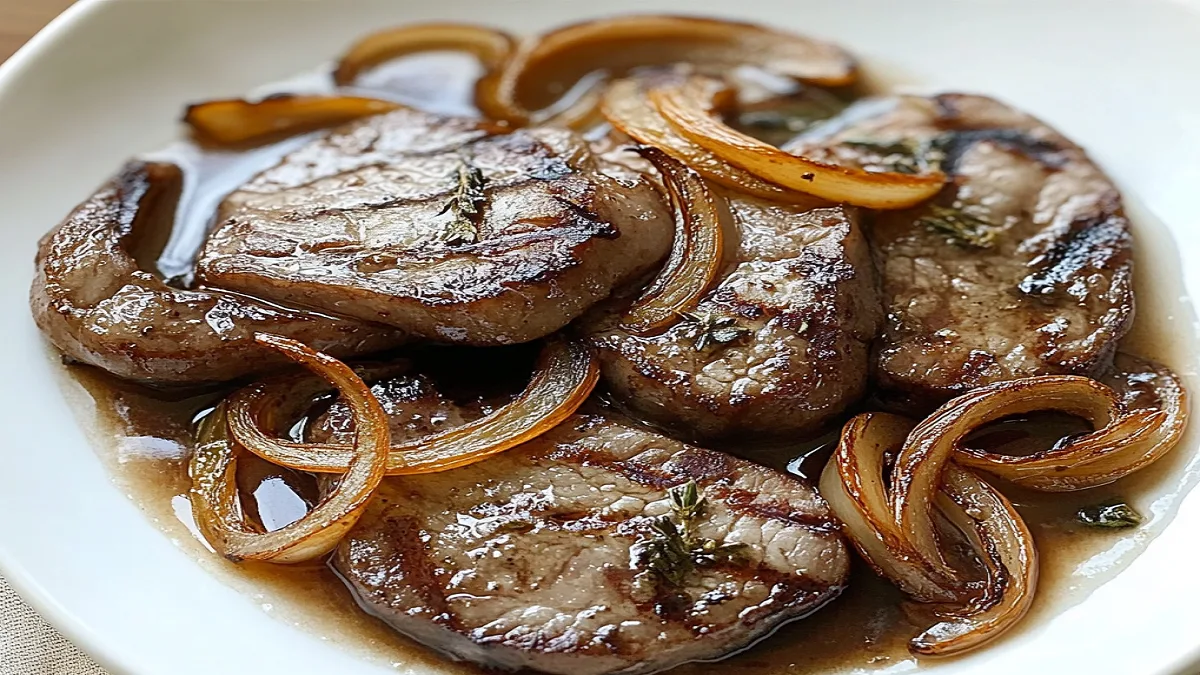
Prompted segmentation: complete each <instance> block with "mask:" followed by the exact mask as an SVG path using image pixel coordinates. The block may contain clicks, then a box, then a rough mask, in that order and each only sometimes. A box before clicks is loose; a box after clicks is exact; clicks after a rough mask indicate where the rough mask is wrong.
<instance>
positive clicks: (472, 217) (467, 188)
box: [438, 158, 487, 246]
mask: <svg viewBox="0 0 1200 675" xmlns="http://www.w3.org/2000/svg"><path fill="white" fill-rule="evenodd" d="M457 179H458V188H457V189H455V191H454V196H452V197H451V198H450V201H448V202H446V206H445V208H443V209H442V210H441V211H440V212H439V213H438V215H441V214H443V213H446V212H447V211H448V212H450V213H451V214H453V216H454V217H453V218H452V219H451V220H450V222H449V223H447V225H446V229H445V230H443V231H442V241H444V242H446V243H447V244H449V245H450V246H457V245H459V244H474V243H476V242H478V241H479V214H481V213H482V212H483V203H484V202H485V201H487V195H485V194H484V193H483V172H482V171H480V170H479V168H478V167H476V166H474V165H472V164H471V163H470V162H468V161H467V160H466V159H465V158H464V159H463V160H462V163H461V164H459V166H458V174H457Z"/></svg>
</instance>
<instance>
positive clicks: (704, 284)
mask: <svg viewBox="0 0 1200 675" xmlns="http://www.w3.org/2000/svg"><path fill="white" fill-rule="evenodd" d="M640 152H641V155H642V156H643V157H645V158H646V159H648V160H649V161H650V162H651V163H652V164H654V166H655V168H657V169H658V171H659V173H660V174H662V177H663V183H664V184H665V185H666V187H667V193H668V194H669V195H670V197H671V205H672V206H673V207H674V210H675V241H674V243H673V245H672V246H671V254H670V255H669V256H668V257H667V262H666V264H664V265H663V268H662V270H661V271H660V272H659V273H658V276H657V277H655V279H654V281H653V282H651V284H650V285H649V286H648V287H647V288H646V290H645V291H643V292H642V295H641V297H639V298H638V299H637V300H636V301H635V302H634V303H633V304H632V305H631V306H630V307H629V309H628V310H627V311H626V312H625V315H624V316H622V317H621V327H622V328H624V329H625V330H628V331H631V332H634V333H639V334H645V333H649V332H652V331H656V330H661V329H663V328H666V327H668V326H670V325H671V324H673V323H675V322H676V321H678V320H679V317H680V315H681V314H682V313H684V312H688V311H691V310H692V309H695V307H696V304H697V303H699V302H700V298H701V297H703V295H704V293H705V291H707V290H708V288H709V287H710V286H712V284H713V282H714V281H716V278H717V274H718V273H719V272H720V271H721V261H722V256H723V252H724V240H723V236H724V233H723V228H722V226H721V203H720V201H719V199H720V198H719V197H717V195H715V194H713V192H712V191H711V190H709V189H708V186H707V185H706V184H705V183H704V179H703V178H701V177H700V176H699V175H697V174H696V172H695V171H692V170H691V169H689V168H687V167H686V166H684V165H682V164H680V163H679V162H677V161H675V160H673V159H671V158H670V157H668V156H667V155H666V154H665V153H663V152H662V151H660V150H658V149H656V148H643V149H642V150H641V151H640Z"/></svg>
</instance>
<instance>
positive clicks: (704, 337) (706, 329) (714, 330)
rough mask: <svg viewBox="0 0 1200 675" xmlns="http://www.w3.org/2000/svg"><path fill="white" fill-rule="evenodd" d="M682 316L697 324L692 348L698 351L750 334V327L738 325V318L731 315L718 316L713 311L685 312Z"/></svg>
mask: <svg viewBox="0 0 1200 675" xmlns="http://www.w3.org/2000/svg"><path fill="white" fill-rule="evenodd" d="M681 316H682V317H683V320H684V321H687V322H689V323H692V324H695V326H696V328H695V331H696V334H695V337H693V338H692V348H693V349H695V350H696V351H698V352H702V351H704V350H705V349H708V348H709V347H710V346H712V345H714V344H729V343H730V342H734V341H736V340H739V339H741V338H743V337H745V336H746V335H749V334H750V329H749V328H745V327H743V326H740V325H738V322H737V319H735V318H733V317H730V316H718V315H715V314H713V313H712V312H704V313H703V314H700V313H697V312H684V313H683V314H682V315H681Z"/></svg>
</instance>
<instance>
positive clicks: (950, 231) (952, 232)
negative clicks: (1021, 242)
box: [917, 204, 996, 248]
mask: <svg viewBox="0 0 1200 675" xmlns="http://www.w3.org/2000/svg"><path fill="white" fill-rule="evenodd" d="M917 225H921V226H923V227H925V228H926V229H929V230H932V231H934V232H939V233H941V234H944V235H946V236H947V237H949V238H950V240H951V241H952V242H953V243H955V244H957V245H959V246H966V247H970V248H991V247H992V246H995V245H996V229H995V226H993V225H992V224H991V223H989V222H988V221H987V220H984V219H983V218H980V217H979V216H976V215H974V214H971V213H968V212H967V211H965V210H963V208H962V207H959V206H940V205H938V204H932V205H930V207H929V211H928V212H927V213H926V214H925V215H923V216H921V217H920V218H918V219H917Z"/></svg>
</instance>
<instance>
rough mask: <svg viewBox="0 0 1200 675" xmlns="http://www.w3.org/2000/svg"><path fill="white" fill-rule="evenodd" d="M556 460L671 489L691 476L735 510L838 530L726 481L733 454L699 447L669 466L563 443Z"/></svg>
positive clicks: (816, 529)
mask: <svg viewBox="0 0 1200 675" xmlns="http://www.w3.org/2000/svg"><path fill="white" fill-rule="evenodd" d="M547 459H551V460H553V461H556V462H570V463H578V464H580V465H582V466H596V467H603V468H605V469H608V470H609V471H612V472H613V473H617V474H620V475H622V476H624V477H625V478H628V479H629V480H631V481H634V482H636V483H641V484H642V485H648V486H651V487H655V488H658V489H663V490H665V489H667V488H670V487H673V486H675V485H679V484H681V483H686V482H687V481H688V480H694V481H696V484H697V485H698V486H700V487H702V488H703V487H707V488H709V489H711V490H712V492H713V494H714V496H715V497H716V498H718V499H720V500H721V501H724V502H725V503H726V504H727V505H728V506H729V507H730V509H731V510H733V511H735V512H737V513H740V514H743V515H750V516H757V517H762V518H770V519H774V520H785V521H787V522H789V523H791V524H793V525H796V526H798V527H803V528H805V529H808V530H811V531H813V532H836V531H837V530H838V524H837V521H836V520H834V519H833V518H822V517H814V516H813V515H812V514H809V513H804V512H799V511H795V510H793V509H790V508H788V507H787V506H785V505H783V504H780V503H778V502H773V501H770V500H767V501H762V500H761V495H758V494H756V493H753V492H750V491H748V490H739V489H736V488H731V487H729V486H728V485H724V484H723V482H724V481H726V480H727V479H726V476H727V475H728V474H729V472H730V471H731V468H730V467H731V465H732V464H733V463H734V462H736V461H737V460H734V459H733V458H732V457H729V456H728V455H725V454H723V453H719V452H713V451H711V450H703V449H699V448H697V449H695V450H693V451H692V452H690V453H688V454H686V455H684V456H683V457H681V458H679V459H678V461H676V458H675V457H672V461H671V463H670V465H669V466H666V465H664V466H658V467H655V466H650V465H647V464H643V463H641V462H637V461H631V460H627V459H624V460H623V459H619V458H616V457H613V456H612V455H609V454H607V453H605V452H602V451H597V450H593V449H590V448H580V447H578V446H574V445H568V446H565V447H559V448H556V449H554V450H553V451H552V452H550V453H549V454H548V455H547Z"/></svg>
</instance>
